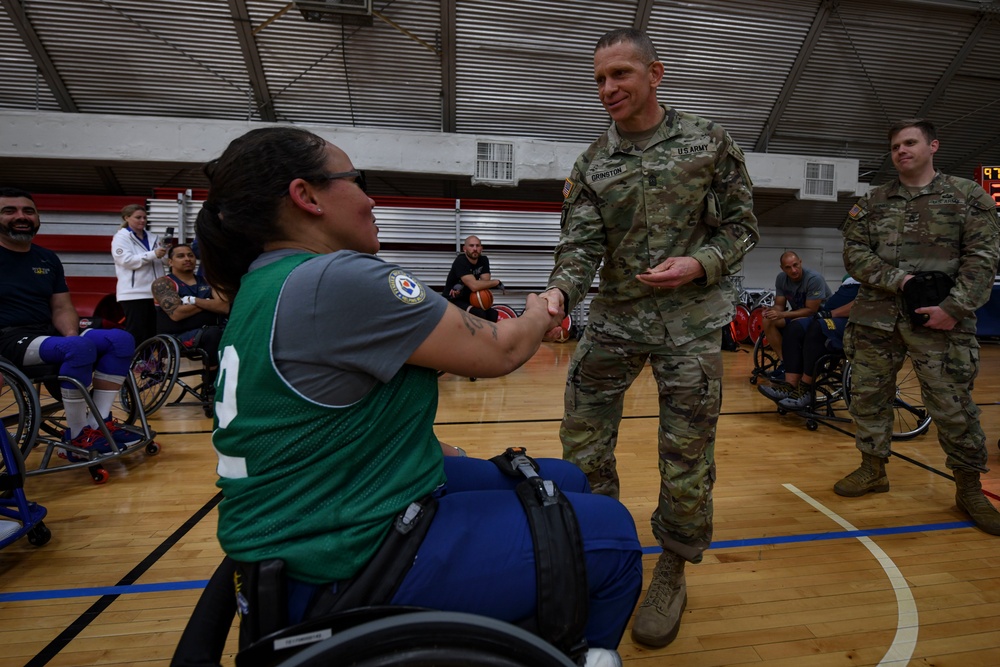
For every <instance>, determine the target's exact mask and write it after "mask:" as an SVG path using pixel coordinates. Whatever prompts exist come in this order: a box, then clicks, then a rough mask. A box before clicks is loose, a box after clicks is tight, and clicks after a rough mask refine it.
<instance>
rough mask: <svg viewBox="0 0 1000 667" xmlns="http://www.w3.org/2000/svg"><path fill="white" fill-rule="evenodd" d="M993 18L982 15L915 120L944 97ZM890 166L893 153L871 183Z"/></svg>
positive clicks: (987, 14)
mask: <svg viewBox="0 0 1000 667" xmlns="http://www.w3.org/2000/svg"><path fill="white" fill-rule="evenodd" d="M993 17H994V14H991V13H988V12H984V13H982V14H980V16H979V20H978V21H977V22H976V25H975V26H973V28H972V31H971V32H970V33H969V37H968V38H967V39H966V40H965V43H964V44H962V48H960V49H959V50H958V52H957V53H955V57H954V58H952V59H951V63H949V64H948V67H947V69H945V71H944V72H943V73H942V74H941V76H940V78H938V80H937V83H936V84H935V85H934V89H933V90H931V92H930V93H929V94H928V95H927V97H926V98H924V102H923V104H921V105H920V108H919V109H918V110H917V113H916V115H915V116H914V118H925V117H926V116H927V114H929V113H930V111H931V109H933V108H934V105H935V104H937V101H938V100H939V99H940V98H941V96H942V95H944V92H945V91H946V90H947V89H948V86H949V85H951V82H952V79H954V78H955V75H956V74H957V73H958V70H960V69H961V68H962V65H964V64H965V61H966V59H967V58H968V57H969V54H970V53H972V50H973V49H974V48H976V44H978V43H979V40H980V38H981V37H982V36H983V33H984V32H986V29H987V28H988V27H989V25H990V23H992V22H993ZM890 164H892V153H891V152H886V154H885V155H883V156H882V163H881V164H880V165H879V167H878V169H877V170H876V171H875V173H874V175H872V179H871V182H872V183H878V182H879V179H881V178H882V176H883V175H884V174H885V172H886V171H887V170H888V169H889V165H890Z"/></svg>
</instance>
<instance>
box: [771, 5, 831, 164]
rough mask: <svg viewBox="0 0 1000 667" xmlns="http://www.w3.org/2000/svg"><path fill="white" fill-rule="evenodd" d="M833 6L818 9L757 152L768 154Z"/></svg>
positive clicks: (772, 110) (773, 109) (774, 107)
mask: <svg viewBox="0 0 1000 667" xmlns="http://www.w3.org/2000/svg"><path fill="white" fill-rule="evenodd" d="M833 6H834V0H823V1H822V2H821V3H820V5H819V7H818V8H817V9H816V15H815V16H813V22H812V25H811V26H809V32H808V33H806V38H805V39H804V40H803V41H802V46H800V47H799V53H798V55H797V56H796V57H795V62H794V63H792V67H791V69H790V70H788V76H787V77H786V78H785V85H784V86H782V88H781V92H780V93H779V94H778V98H777V99H776V100H775V101H774V106H773V107H771V113H770V115H769V116H768V117H767V121H766V122H765V123H764V129H763V130H762V131H761V133H760V136H759V137H757V144H756V145H755V146H754V150H755V151H756V152H758V153H766V152H767V147H768V145H769V144H770V143H771V137H773V136H774V131H775V129H776V128H777V127H778V122H779V121H780V120H781V117H782V116H783V115H784V113H785V108H786V107H787V106H788V101H789V100H790V99H791V98H792V93H793V92H795V89H796V88H797V87H798V85H799V79H801V78H802V72H803V71H805V68H806V63H808V62H809V58H811V57H812V53H813V51H814V50H815V48H816V44H817V42H819V38H820V35H822V34H823V30H824V28H826V22H827V20H828V19H829V18H830V13H831V11H832V10H833Z"/></svg>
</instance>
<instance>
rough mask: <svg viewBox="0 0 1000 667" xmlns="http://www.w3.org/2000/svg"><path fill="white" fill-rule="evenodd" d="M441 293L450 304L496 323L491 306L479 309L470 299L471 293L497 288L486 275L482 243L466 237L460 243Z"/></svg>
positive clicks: (486, 259) (488, 275)
mask: <svg viewBox="0 0 1000 667" xmlns="http://www.w3.org/2000/svg"><path fill="white" fill-rule="evenodd" d="M445 285H446V287H445V289H447V290H448V292H447V294H445V296H446V297H447V298H448V300H449V301H451V302H452V303H453V304H455V305H456V306H458V307H459V308H461V309H462V310H465V311H468V312H470V313H472V314H473V315H475V316H476V317H481V318H482V319H484V320H489V321H490V322H496V321H497V319H498V317H499V313H498V312H497V310H496V309H495V308H490V307H488V306H487V307H486V308H480V307H479V306H478V305H476V304H473V303H472V302H471V301H470V299H471V297H472V295H473V293H474V292H478V291H480V290H490V289H493V288H494V287H500V286H501V282H500V281H499V280H494V279H493V278H491V277H490V258H489V257H487V256H486V255H484V254H483V242H482V241H480V240H479V237H478V236H470V237H468V238H466V239H465V243H463V244H462V253H461V254H460V255H459V256H458V257H456V258H455V261H454V262H452V264H451V271H449V272H448V280H447V281H446V282H445Z"/></svg>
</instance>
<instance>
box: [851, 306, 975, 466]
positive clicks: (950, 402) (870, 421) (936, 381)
mask: <svg viewBox="0 0 1000 667" xmlns="http://www.w3.org/2000/svg"><path fill="white" fill-rule="evenodd" d="M844 352H845V353H846V354H847V358H848V359H849V360H850V362H851V404H850V412H851V416H852V417H853V418H854V422H855V424H856V426H857V432H856V435H855V443H856V444H857V447H858V449H860V450H861V451H862V452H865V453H867V454H874V455H875V456H879V457H882V458H886V457H888V456H889V450H890V443H891V439H892V430H893V418H894V413H893V408H892V406H893V400H894V399H895V397H896V375H897V373H898V372H899V369H900V368H901V367H902V366H903V363H904V362H905V361H906V355H907V353H908V354H909V356H910V361H911V363H912V364H913V371H914V374H915V375H916V376H917V379H918V380H919V381H920V393H921V395H922V396H923V401H924V405H925V407H926V408H927V412H928V413H929V414H930V416H931V420H932V421H933V423H934V425H935V426H936V427H937V433H938V441H939V442H940V443H941V449H943V450H944V453H945V455H946V457H947V458H946V465H947V466H948V468H950V469H952V470H954V469H956V468H961V469H964V470H976V471H979V472H987V471H988V468H987V467H986V459H987V451H986V435H985V434H984V433H983V429H982V427H981V426H980V425H979V408H978V407H977V406H976V404H975V403H974V402H973V400H972V395H971V391H972V381H973V380H974V379H975V377H976V374H977V373H978V372H979V341H977V340H976V337H975V335H973V334H968V333H958V332H955V331H937V330H935V329H928V328H926V327H920V326H918V327H913V326H912V325H911V324H910V321H909V319H908V318H906V317H901V318H900V319H899V320H898V321H897V322H896V328H895V330H893V331H883V330H881V329H875V328H873V327H868V326H860V325H856V324H853V323H852V324H848V325H847V330H846V331H845V332H844Z"/></svg>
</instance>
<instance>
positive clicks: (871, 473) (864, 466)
mask: <svg viewBox="0 0 1000 667" xmlns="http://www.w3.org/2000/svg"><path fill="white" fill-rule="evenodd" d="M888 490H889V478H888V477H886V476H885V459H883V458H880V457H878V456H875V455H874V454H866V453H864V452H861V467H860V468H858V469H857V470H855V471H854V472H852V473H851V474H850V475H848V476H847V477H845V478H844V479H842V480H840V481H839V482H837V483H836V484H834V485H833V491H834V493H836V494H837V495H838V496H848V497H849V498H855V497H857V496H863V495H865V494H866V493H885V492H886V491H888Z"/></svg>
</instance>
